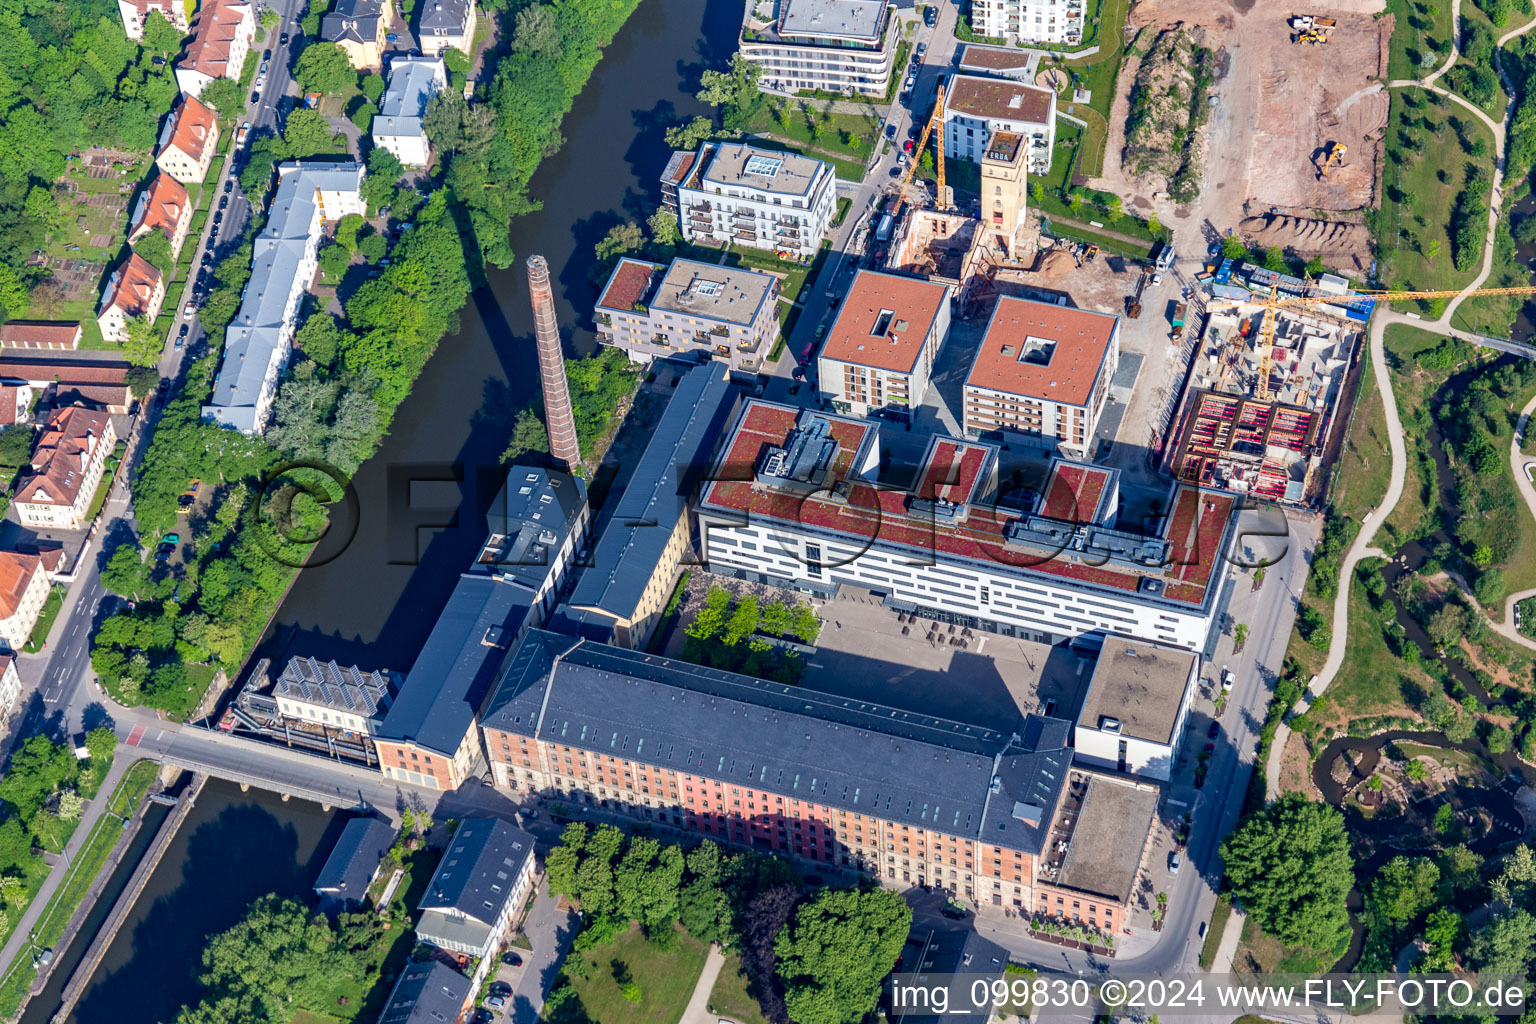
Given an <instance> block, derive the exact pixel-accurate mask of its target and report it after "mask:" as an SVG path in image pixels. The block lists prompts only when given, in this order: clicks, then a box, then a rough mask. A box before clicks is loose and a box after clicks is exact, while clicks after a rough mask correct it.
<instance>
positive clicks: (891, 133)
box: [885, 124, 896, 142]
mask: <svg viewBox="0 0 1536 1024" xmlns="http://www.w3.org/2000/svg"><path fill="white" fill-rule="evenodd" d="M885 137H886V138H888V139H890V140H891V141H892V142H895V141H896V126H895V125H894V124H888V125H886V126H885Z"/></svg>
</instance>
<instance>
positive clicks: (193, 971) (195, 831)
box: [26, 779, 344, 1024]
mask: <svg viewBox="0 0 1536 1024" xmlns="http://www.w3.org/2000/svg"><path fill="white" fill-rule="evenodd" d="M343 821H344V816H343V815H338V814H335V813H333V812H330V811H324V810H321V808H320V806H319V805H318V804H312V803H306V802H305V801H302V800H290V801H288V802H286V803H284V802H283V800H282V798H281V797H279V796H277V795H276V794H274V793H268V792H266V791H264V790H256V789H253V790H251V791H250V792H248V793H242V792H240V787H239V786H238V785H236V784H234V783H231V782H223V781H220V780H217V779H215V780H211V781H210V782H209V783H208V785H207V786H206V787H204V789H203V792H202V794H201V795H200V796H199V797H198V798H197V804H196V806H195V807H193V809H192V812H191V813H190V814H189V815H188V816H187V820H186V821H185V822H183V823H182V826H181V828H180V830H179V831H178V832H177V834H176V838H175V839H173V840H172V841H171V845H170V846H169V847H168V848H167V849H166V851H165V856H164V857H163V858H162V859H161V861H160V864H159V865H158V866H157V867H156V868H155V872H154V874H153V875H151V876H150V878H149V881H148V883H147V884H146V885H145V887H144V891H143V892H142V893H141V894H140V895H139V898H138V900H137V901H136V902H135V904H134V906H133V909H132V910H131V911H130V912H129V914H128V917H127V919H126V920H125V921H124V922H123V927H122V929H121V930H120V931H119V932H118V934H117V937H116V938H115V939H114V940H113V941H112V944H111V945H110V946H109V947H108V948H107V952H106V955H105V956H104V957H103V958H102V961H101V965H100V966H99V967H98V968H97V969H96V974H95V976H94V977H93V978H92V979H91V983H90V985H89V986H88V987H87V988H86V990H85V992H84V993H83V994H82V996H81V999H80V1002H79V1004H78V1005H77V1006H76V1008H75V1012H74V1014H73V1015H71V1016H70V1018H69V1021H70V1024H159V1022H162V1021H169V1020H172V1019H174V1018H175V1016H176V1012H177V1011H178V1010H179V1009H180V1008H181V1007H182V1006H183V1005H185V1004H188V1003H193V1002H196V1001H197V999H198V997H199V995H200V994H201V989H200V987H199V985H198V983H197V974H198V972H199V971H200V970H201V969H202V967H201V964H202V959H201V958H202V952H203V943H204V940H205V939H206V938H207V936H209V935H213V934H216V933H218V932H222V931H224V930H226V929H227V928H229V927H231V926H232V925H234V924H235V923H236V922H238V921H239V920H240V918H241V917H242V916H244V914H245V912H246V910H247V908H249V906H250V905H251V903H252V902H253V901H254V900H256V899H258V898H259V897H261V896H264V895H266V894H267V893H269V892H275V893H277V894H278V895H279V896H287V897H293V898H296V899H301V900H308V899H309V898H310V886H311V885H312V884H313V882H314V878H315V875H316V874H317V873H318V872H319V870H320V867H321V865H322V864H324V863H325V858H326V857H327V856H328V855H329V854H330V852H331V847H332V845H334V843H335V841H336V836H337V835H338V834H339V833H340V831H341V827H342V824H343ZM48 995H49V993H47V992H45V994H44V996H43V997H39V998H38V999H36V1000H34V1001H33V1002H32V1004H31V1005H30V1006H29V1007H28V1009H27V1017H26V1020H27V1021H28V1022H29V1024H30V1022H32V1021H39V1022H41V1021H46V1020H47V1019H48V1018H49V1017H50V1016H51V1015H52V1014H53V1012H54V1011H55V1010H57V1008H58V999H57V993H56V992H53V993H52V997H51V998H47V996H48Z"/></svg>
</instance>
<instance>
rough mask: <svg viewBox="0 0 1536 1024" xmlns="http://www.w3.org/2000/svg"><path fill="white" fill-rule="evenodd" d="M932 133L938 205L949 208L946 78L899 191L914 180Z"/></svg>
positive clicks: (940, 84) (902, 177)
mask: <svg viewBox="0 0 1536 1024" xmlns="http://www.w3.org/2000/svg"><path fill="white" fill-rule="evenodd" d="M929 135H932V136H933V139H934V145H933V150H934V152H933V163H934V166H935V167H936V168H937V169H938V172H939V175H938V176H939V196H938V207H939V209H941V210H947V209H948V208H949V206H948V204H947V203H945V201H944V80H943V79H942V78H941V79H939V89H938V97H937V98H936V99H935V100H934V103H933V113H932V114H930V115H929V117H928V122H927V123H926V124H924V125H923V134H922V136H921V137H920V138H919V139H918V140H917V148H916V149H914V150H913V151H912V162H911V163H910V164H908V165H907V173H905V174H903V175H902V176H901V184H900V185H899V186H898V188H897V191H899V192H900V193H902V194H903V195H905V194H906V191H907V185H908V184H909V183H910V182H911V181H912V175H913V174H914V173H915V172H916V171H917V162H918V161H919V160H920V159H922V156H923V147H924V146H926V145H928V136H929Z"/></svg>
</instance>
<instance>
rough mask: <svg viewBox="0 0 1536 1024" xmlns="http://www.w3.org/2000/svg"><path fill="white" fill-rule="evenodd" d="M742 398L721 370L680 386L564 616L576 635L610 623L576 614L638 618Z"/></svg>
mask: <svg viewBox="0 0 1536 1024" xmlns="http://www.w3.org/2000/svg"><path fill="white" fill-rule="evenodd" d="M739 398H740V392H739V391H738V390H737V389H736V388H735V387H734V386H733V385H732V384H731V383H730V381H729V380H727V379H726V378H725V375H724V372H723V371H722V370H721V368H720V365H719V364H718V363H714V364H705V365H703V366H699V367H696V368H695V369H692V370H690V371H689V372H687V373H686V374H684V375H683V376H682V378H681V379H680V380H679V381H678V384H677V388H676V389H675V390H674V391H673V392H672V398H671V400H670V401H669V402H668V403H667V408H666V411H665V412H663V413H662V415H661V420H660V422H658V423H657V424H656V428H655V430H654V431H653V432H652V434H651V440H650V443H649V444H647V445H646V447H645V452H644V454H642V455H641V456H640V461H639V462H638V463H636V465H635V472H634V475H633V476H632V477H631V478H630V481H629V483H628V485H627V486H626V487H625V488H624V493H623V495H622V496H620V497H619V499H618V502H617V504H615V505H614V506H613V508H614V511H613V514H612V515H611V516H609V517H607V518H606V521H605V524H604V525H603V526H602V528H601V532H600V534H599V536H598V540H597V543H596V544H595V545H594V546H593V550H592V563H591V565H590V566H588V567H587V568H586V569H584V570H583V571H582V573H581V576H580V577H579V578H578V579H577V580H576V585H575V587H574V588H573V590H572V592H571V597H570V600H569V601H568V605H569V606H572V607H568V608H567V610H566V612H565V613H564V614H565V616H566V618H567V620H568V622H569V623H570V625H571V626H572V628H573V631H578V630H582V629H583V627H591V628H592V629H593V632H592V633H591V634H590V635H592V636H594V637H597V636H601V635H602V633H601V626H602V624H603V620H601V619H598V618H593V619H591V620H590V621H589V619H588V617H587V616H584V615H582V614H581V612H580V611H579V609H577V608H575V607H574V606H577V605H584V606H587V607H592V608H602V609H604V610H606V611H607V612H609V614H611V615H614V616H617V617H620V618H630V617H632V615H633V613H634V610H635V606H636V605H638V604H639V603H640V598H641V597H642V596H643V595H644V593H645V588H646V585H647V584H648V583H649V582H650V580H651V576H652V573H653V572H654V570H655V567H656V564H657V563H658V562H659V561H660V560H661V555H662V551H663V550H664V549H665V548H666V546H667V541H668V540H669V539H670V538H671V536H672V530H673V529H674V528H675V527H676V526H677V521H678V520H679V519H680V518H682V517H683V516H686V515H687V514H688V499H689V497H690V495H692V493H693V492H694V490H695V489H696V488H697V487H698V484H699V480H700V479H701V478H702V477H703V476H704V474H705V473H706V472H707V471H708V469H709V465H710V463H711V462H712V461H713V458H714V449H715V446H716V445H717V444H718V443H719V442H720V440H721V439H722V438H723V437H724V436H725V425H726V423H727V422H729V420H730V419H731V417H732V415H733V414H734V413H735V410H736V405H737V401H738V400H739Z"/></svg>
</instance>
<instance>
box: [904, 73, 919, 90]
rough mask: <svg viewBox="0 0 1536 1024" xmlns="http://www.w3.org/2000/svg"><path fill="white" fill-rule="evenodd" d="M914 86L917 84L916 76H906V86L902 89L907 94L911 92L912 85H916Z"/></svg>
mask: <svg viewBox="0 0 1536 1024" xmlns="http://www.w3.org/2000/svg"><path fill="white" fill-rule="evenodd" d="M916 84H917V76H916V75H908V76H907V84H906V85H905V86H904V87H903V88H905V89H906V91H907V92H911V91H912V87H913V86H914V85H916Z"/></svg>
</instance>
